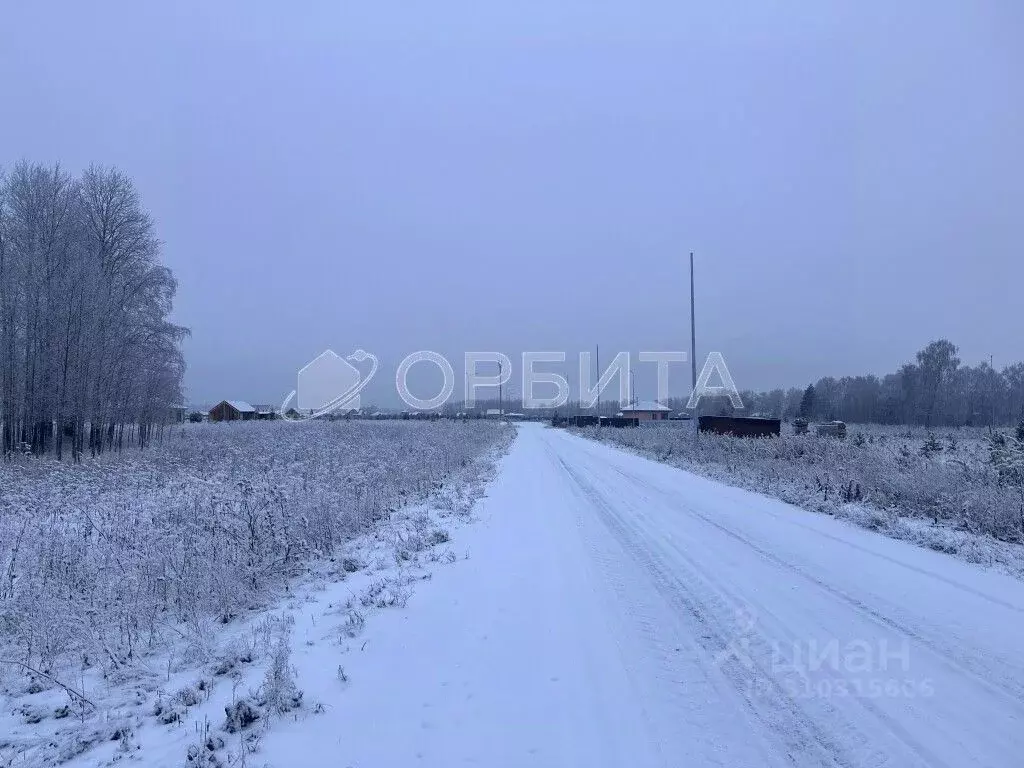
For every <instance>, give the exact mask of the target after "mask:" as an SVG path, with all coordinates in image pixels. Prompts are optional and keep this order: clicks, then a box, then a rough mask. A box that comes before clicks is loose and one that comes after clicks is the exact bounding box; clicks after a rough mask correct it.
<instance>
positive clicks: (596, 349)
mask: <svg viewBox="0 0 1024 768" xmlns="http://www.w3.org/2000/svg"><path fill="white" fill-rule="evenodd" d="M594 359H595V360H596V361H597V384H598V386H597V426H599V427H600V426H601V345H600V344H595V345H594ZM580 399H583V394H582V393H580Z"/></svg>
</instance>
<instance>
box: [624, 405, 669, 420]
mask: <svg viewBox="0 0 1024 768" xmlns="http://www.w3.org/2000/svg"><path fill="white" fill-rule="evenodd" d="M670 413H672V409H671V408H666V407H665V406H664V405H662V404H661V403H655V402H649V401H646V400H638V401H637V402H635V403H631V404H629V405H627V406H626V407H625V408H623V409H622V412H621V413H620V414H619V415H620V416H627V417H630V418H634V419H639V420H640V421H662V420H664V419H668V416H669V414H670Z"/></svg>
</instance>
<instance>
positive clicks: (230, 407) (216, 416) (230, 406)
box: [210, 400, 256, 421]
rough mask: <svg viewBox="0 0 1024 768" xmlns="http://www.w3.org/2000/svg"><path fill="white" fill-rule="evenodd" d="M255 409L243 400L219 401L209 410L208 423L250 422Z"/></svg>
mask: <svg viewBox="0 0 1024 768" xmlns="http://www.w3.org/2000/svg"><path fill="white" fill-rule="evenodd" d="M255 418H256V409H255V408H253V407H252V406H251V405H249V404H248V403H247V402H245V401H244V400H221V401H220V402H219V403H217V404H216V405H215V406H213V408H211V409H210V421H251V420H253V419H255Z"/></svg>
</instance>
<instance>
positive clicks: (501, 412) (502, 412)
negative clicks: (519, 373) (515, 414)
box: [498, 360, 505, 421]
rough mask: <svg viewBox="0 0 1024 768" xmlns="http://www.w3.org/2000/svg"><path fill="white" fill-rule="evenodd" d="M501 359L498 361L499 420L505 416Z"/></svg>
mask: <svg viewBox="0 0 1024 768" xmlns="http://www.w3.org/2000/svg"><path fill="white" fill-rule="evenodd" d="M501 374H502V370H501V360H499V361H498V421H501V420H502V419H504V418H505V401H504V400H503V399H502V397H501Z"/></svg>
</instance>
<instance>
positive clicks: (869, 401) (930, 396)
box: [719, 339, 1024, 427]
mask: <svg viewBox="0 0 1024 768" xmlns="http://www.w3.org/2000/svg"><path fill="white" fill-rule="evenodd" d="M741 394H742V396H743V401H744V403H745V404H746V405H747V406H748V410H749V411H750V412H757V413H765V414H772V415H779V414H781V415H783V416H785V417H786V418H793V417H796V416H805V417H807V418H810V419H814V420H828V419H842V420H843V421H848V422H855V423H868V422H876V423H882V424H920V425H923V426H926V427H940V426H943V427H945V426H949V427H954V426H965V425H966V426H972V425H973V426H1005V425H1016V424H1018V423H1020V422H1022V421H1024V363H1021V362H1017V363H1013V364H1012V365H1007V366H1005V367H1004V368H1002V369H997V368H994V367H993V366H992V365H991V364H990V363H989V362H988V361H984V362H981V363H978V364H977V365H973V366H972V365H962V364H961V361H960V359H959V357H958V349H957V347H956V346H955V345H954V344H952V343H951V342H949V341H947V340H945V339H940V340H938V341H933V342H931V343H930V344H928V345H927V346H925V347H924V348H923V349H921V350H920V351H919V352H918V353H917V354H916V355H915V357H914V360H913V362H908V363H905V364H904V365H902V366H900V368H899V370H898V371H895V372H894V373H890V374H887V375H885V376H881V377H879V376H874V375H866V376H843V377H842V378H833V377H830V376H826V377H824V378H821V379H819V380H818V381H816V382H814V383H813V384H811V385H810V386H808V387H807V388H806V389H790V390H785V391H784V390H781V389H777V390H773V391H770V392H743V393H741ZM719 405H720V407H721V406H722V404H719ZM725 405H727V404H725Z"/></svg>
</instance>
